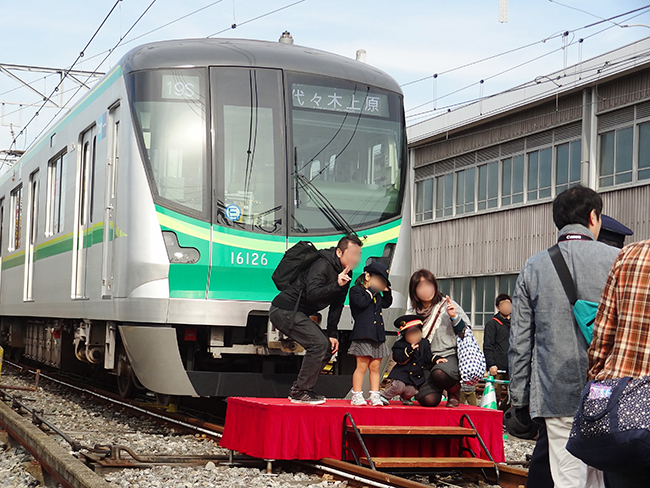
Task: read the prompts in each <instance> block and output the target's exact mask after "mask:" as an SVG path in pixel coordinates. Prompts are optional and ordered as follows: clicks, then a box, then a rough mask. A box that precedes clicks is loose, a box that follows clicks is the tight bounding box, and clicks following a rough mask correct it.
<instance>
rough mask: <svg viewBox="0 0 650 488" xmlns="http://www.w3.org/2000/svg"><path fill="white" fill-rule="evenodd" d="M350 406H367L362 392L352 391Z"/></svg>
mask: <svg viewBox="0 0 650 488" xmlns="http://www.w3.org/2000/svg"><path fill="white" fill-rule="evenodd" d="M350 404H351V405H357V406H358V405H368V404H367V403H366V400H365V399H364V398H363V392H362V391H353V392H352V400H351V401H350Z"/></svg>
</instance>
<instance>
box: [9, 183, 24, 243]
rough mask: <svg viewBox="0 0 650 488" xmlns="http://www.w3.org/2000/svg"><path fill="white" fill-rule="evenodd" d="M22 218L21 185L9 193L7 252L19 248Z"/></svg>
mask: <svg viewBox="0 0 650 488" xmlns="http://www.w3.org/2000/svg"><path fill="white" fill-rule="evenodd" d="M22 216H23V185H22V184H21V185H18V186H17V187H16V188H14V189H13V190H12V192H11V229H10V231H11V236H10V238H9V252H12V251H15V250H16V249H18V248H20V237H21V227H22Z"/></svg>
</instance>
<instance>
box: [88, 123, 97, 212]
mask: <svg viewBox="0 0 650 488" xmlns="http://www.w3.org/2000/svg"><path fill="white" fill-rule="evenodd" d="M91 158H92V159H91V160H90V197H89V198H90V202H89V203H90V214H89V215H88V218H89V219H90V222H91V223H92V221H93V210H94V208H95V162H96V160H97V136H94V137H93V150H92V155H91Z"/></svg>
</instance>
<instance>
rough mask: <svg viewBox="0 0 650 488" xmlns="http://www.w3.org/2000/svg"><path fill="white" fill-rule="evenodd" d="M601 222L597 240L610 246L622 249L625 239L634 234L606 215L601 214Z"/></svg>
mask: <svg viewBox="0 0 650 488" xmlns="http://www.w3.org/2000/svg"><path fill="white" fill-rule="evenodd" d="M601 220H602V223H603V224H602V226H601V227H600V232H599V233H598V240H599V241H600V242H604V243H605V244H609V245H610V246H614V247H618V248H619V249H623V246H624V245H625V238H626V237H627V236H631V235H633V234H634V232H632V230H631V229H629V228H628V227H626V226H624V225H623V224H621V223H620V222H619V221H618V220H616V219H613V218H612V217H610V216H608V215H605V214H603V215H602V218H601Z"/></svg>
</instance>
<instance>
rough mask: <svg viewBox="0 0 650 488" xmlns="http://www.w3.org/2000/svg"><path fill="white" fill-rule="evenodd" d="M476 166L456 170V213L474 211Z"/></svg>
mask: <svg viewBox="0 0 650 488" xmlns="http://www.w3.org/2000/svg"><path fill="white" fill-rule="evenodd" d="M475 175H476V168H467V169H464V170H462V171H457V172H456V215H458V214H463V213H469V212H473V211H474V201H475V200H476V190H475V186H476V185H475V180H476V176H475Z"/></svg>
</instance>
